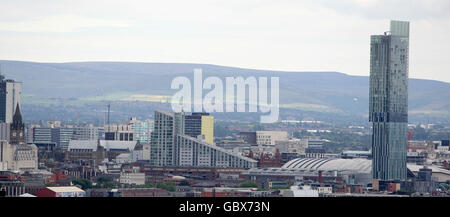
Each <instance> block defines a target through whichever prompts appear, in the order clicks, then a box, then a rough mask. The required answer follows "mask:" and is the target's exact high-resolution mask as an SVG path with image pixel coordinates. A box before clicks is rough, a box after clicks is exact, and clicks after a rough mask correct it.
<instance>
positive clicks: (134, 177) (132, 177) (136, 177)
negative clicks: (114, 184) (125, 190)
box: [119, 172, 145, 185]
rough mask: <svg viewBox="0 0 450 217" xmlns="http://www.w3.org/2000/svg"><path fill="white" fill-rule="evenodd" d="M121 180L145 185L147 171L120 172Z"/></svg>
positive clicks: (121, 181)
mask: <svg viewBox="0 0 450 217" xmlns="http://www.w3.org/2000/svg"><path fill="white" fill-rule="evenodd" d="M119 182H120V183H122V184H129V185H132V184H134V185H144V184H145V173H138V172H122V173H120V178H119Z"/></svg>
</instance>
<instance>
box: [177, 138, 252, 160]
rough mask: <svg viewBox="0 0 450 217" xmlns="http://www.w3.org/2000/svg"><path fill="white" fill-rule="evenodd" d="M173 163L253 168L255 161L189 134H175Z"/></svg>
mask: <svg viewBox="0 0 450 217" xmlns="http://www.w3.org/2000/svg"><path fill="white" fill-rule="evenodd" d="M175 163H176V164H177V165H178V166H188V167H226V168H253V167H256V164H257V161H255V160H253V159H250V158H247V157H244V156H242V155H240V154H236V153H233V152H231V151H227V150H225V149H223V148H221V147H218V146H215V145H211V144H209V143H207V142H205V141H202V140H199V139H196V138H193V137H190V136H186V135H177V137H176V143H175Z"/></svg>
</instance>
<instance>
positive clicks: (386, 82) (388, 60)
mask: <svg viewBox="0 0 450 217" xmlns="http://www.w3.org/2000/svg"><path fill="white" fill-rule="evenodd" d="M408 54H409V22H405V21H391V28H390V31H389V32H386V33H384V35H372V36H371V42H370V95H369V97H370V98H369V104H370V105H369V121H370V122H372V124H373V134H372V155H373V160H372V176H373V178H374V179H380V180H405V179H406V174H407V168H406V151H407V136H408V131H407V125H408V59H409V55H408Z"/></svg>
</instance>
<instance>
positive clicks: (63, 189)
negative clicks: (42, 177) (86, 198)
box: [47, 186, 84, 192]
mask: <svg viewBox="0 0 450 217" xmlns="http://www.w3.org/2000/svg"><path fill="white" fill-rule="evenodd" d="M47 188H48V189H49V190H51V191H53V192H84V191H83V190H81V189H80V188H78V187H75V186H66V187H47Z"/></svg>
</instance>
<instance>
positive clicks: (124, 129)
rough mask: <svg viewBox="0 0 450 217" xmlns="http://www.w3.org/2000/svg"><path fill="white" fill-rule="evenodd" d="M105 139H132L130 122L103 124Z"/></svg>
mask: <svg viewBox="0 0 450 217" xmlns="http://www.w3.org/2000/svg"><path fill="white" fill-rule="evenodd" d="M105 140H118V141H133V140H134V135H133V129H132V125H130V124H109V125H105Z"/></svg>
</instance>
